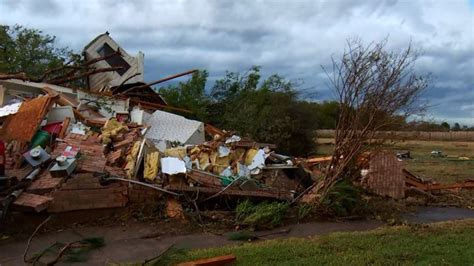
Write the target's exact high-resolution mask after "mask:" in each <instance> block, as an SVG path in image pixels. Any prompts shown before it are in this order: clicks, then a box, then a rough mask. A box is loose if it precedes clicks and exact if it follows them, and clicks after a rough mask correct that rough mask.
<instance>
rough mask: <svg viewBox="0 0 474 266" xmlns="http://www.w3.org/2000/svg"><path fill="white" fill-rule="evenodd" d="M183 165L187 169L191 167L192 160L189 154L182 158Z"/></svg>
mask: <svg viewBox="0 0 474 266" xmlns="http://www.w3.org/2000/svg"><path fill="white" fill-rule="evenodd" d="M183 161H184V165H185V166H186V168H187V169H192V168H193V162H192V161H191V158H189V156H187V155H186V156H184V158H183Z"/></svg>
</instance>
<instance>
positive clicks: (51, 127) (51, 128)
mask: <svg viewBox="0 0 474 266" xmlns="http://www.w3.org/2000/svg"><path fill="white" fill-rule="evenodd" d="M62 124H63V122H56V123H51V124H47V125H46V126H44V127H43V128H41V129H42V130H44V131H46V132H48V133H49V134H51V135H52V134H55V135H58V134H59V132H61V129H62V128H63V125H62Z"/></svg>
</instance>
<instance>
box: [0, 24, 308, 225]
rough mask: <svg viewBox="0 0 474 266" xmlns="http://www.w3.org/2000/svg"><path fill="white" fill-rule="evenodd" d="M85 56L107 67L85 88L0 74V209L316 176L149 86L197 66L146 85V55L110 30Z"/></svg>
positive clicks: (243, 189)
mask: <svg viewBox="0 0 474 266" xmlns="http://www.w3.org/2000/svg"><path fill="white" fill-rule="evenodd" d="M84 55H85V57H86V58H85V60H86V63H85V64H86V65H87V67H90V68H94V69H107V71H100V72H99V71H92V72H93V74H90V75H88V76H87V88H85V89H79V88H70V87H67V86H60V85H59V84H61V82H62V81H61V82H59V81H58V82H55V83H42V82H31V80H28V78H27V77H26V76H25V75H8V74H0V96H1V97H0V100H1V102H0V106H2V107H1V108H0V123H1V129H0V140H1V141H0V156H1V158H2V160H0V175H1V177H0V196H1V197H2V215H3V217H4V216H5V215H6V213H7V211H8V210H9V209H10V207H13V208H14V209H18V210H30V211H31V210H33V211H43V210H46V211H48V212H63V211H71V210H84V209H95V208H112V207H123V206H126V205H127V204H129V203H149V202H152V203H153V204H155V203H156V200H163V199H164V200H166V201H167V202H172V201H171V200H170V198H166V197H164V196H173V197H172V199H173V201H174V202H175V203H176V200H178V201H179V199H180V196H183V195H186V194H189V193H193V194H196V193H197V194H198V195H199V199H200V200H204V201H206V200H208V199H211V198H216V197H222V196H226V197H252V198H263V199H278V200H293V199H295V197H296V196H297V195H298V194H299V193H301V192H302V191H304V190H305V189H306V188H307V187H308V186H310V185H311V184H312V183H313V182H314V181H313V178H312V176H313V172H312V171H311V170H310V167H308V165H306V163H305V160H302V159H296V158H292V157H289V156H285V155H281V154H278V153H276V152H274V150H275V148H276V147H275V145H273V144H269V143H258V142H255V141H253V140H251V139H248V138H243V137H240V136H237V135H235V134H234V133H233V132H227V131H223V130H220V129H218V128H215V127H213V126H211V125H206V124H204V123H203V122H200V121H195V120H190V119H187V118H185V117H183V116H181V115H178V114H174V113H170V112H168V111H169V110H172V111H175V112H181V113H183V112H189V111H187V110H184V109H180V108H176V107H172V106H169V105H168V104H167V103H166V101H164V100H163V99H162V98H161V96H160V95H159V94H157V93H156V92H155V91H154V90H153V88H152V87H151V86H152V85H154V84H158V83H161V82H164V81H167V80H171V79H173V78H177V77H180V76H184V75H188V74H191V73H194V72H195V70H192V71H187V72H183V73H180V74H177V75H172V76H169V77H166V78H163V79H160V80H157V81H155V82H151V83H148V84H147V83H145V82H143V54H142V53H139V54H138V56H136V57H133V56H130V55H128V54H127V53H126V52H125V51H124V50H123V49H121V48H120V47H119V45H118V44H117V43H115V41H114V40H113V39H112V38H111V37H110V36H109V34H108V33H106V34H102V35H100V36H98V37H97V38H96V39H94V40H93V41H92V42H91V43H90V44H88V45H87V46H86V47H85V48H84ZM92 72H91V73H92ZM64 80H65V81H67V80H71V78H67V77H66V78H64ZM206 137H207V141H206ZM310 164H311V163H310ZM315 171H317V170H315ZM151 199H152V200H151Z"/></svg>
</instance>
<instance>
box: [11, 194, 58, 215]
mask: <svg viewBox="0 0 474 266" xmlns="http://www.w3.org/2000/svg"><path fill="white" fill-rule="evenodd" d="M51 200H52V198H51V197H47V196H42V195H36V194H31V193H27V192H23V193H21V194H20V196H19V197H18V198H17V199H16V200H15V201H14V202H13V207H14V208H15V209H16V210H24V211H31V210H34V211H36V212H40V211H43V210H45V209H46V208H47V207H48V204H50V202H51Z"/></svg>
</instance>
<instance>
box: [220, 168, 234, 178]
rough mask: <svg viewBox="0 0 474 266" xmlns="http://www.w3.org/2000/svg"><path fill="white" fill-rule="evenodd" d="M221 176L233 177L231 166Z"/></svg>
mask: <svg viewBox="0 0 474 266" xmlns="http://www.w3.org/2000/svg"><path fill="white" fill-rule="evenodd" d="M221 176H232V169H231V168H230V166H227V167H226V168H225V169H224V170H223V171H222V172H221Z"/></svg>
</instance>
